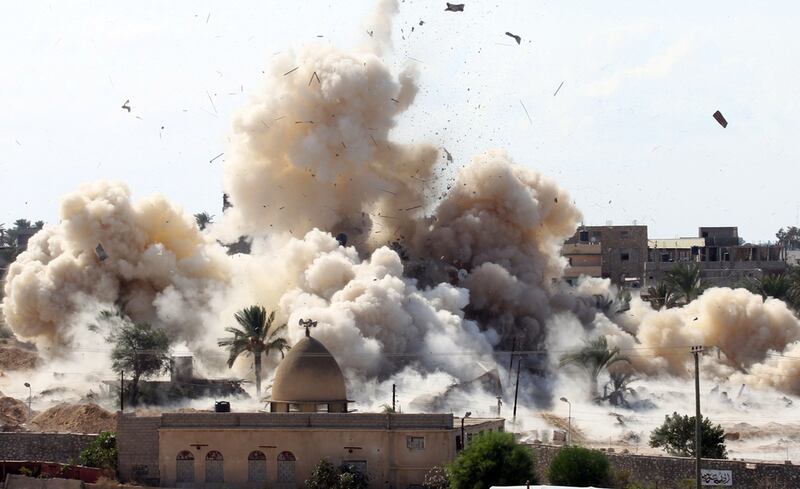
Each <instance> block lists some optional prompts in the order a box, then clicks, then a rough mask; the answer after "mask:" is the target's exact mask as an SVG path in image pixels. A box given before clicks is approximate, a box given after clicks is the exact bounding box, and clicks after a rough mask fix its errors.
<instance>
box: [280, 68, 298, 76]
mask: <svg viewBox="0 0 800 489" xmlns="http://www.w3.org/2000/svg"><path fill="white" fill-rule="evenodd" d="M299 68H300V67H299V66H295V67H294V68H292V69H291V70H289V71H287V72H286V73H284V74H283V76H286V75H288V74H289V73H294V72H295V71H297V70H298V69H299Z"/></svg>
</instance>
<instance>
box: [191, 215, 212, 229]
mask: <svg viewBox="0 0 800 489" xmlns="http://www.w3.org/2000/svg"><path fill="white" fill-rule="evenodd" d="M194 220H195V221H196V222H197V227H199V228H200V231H202V230H204V229H205V228H206V226H208V225H209V224H213V223H214V216H213V215H212V214H209V213H208V212H199V213H197V214H195V215H194Z"/></svg>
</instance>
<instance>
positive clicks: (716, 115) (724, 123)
mask: <svg viewBox="0 0 800 489" xmlns="http://www.w3.org/2000/svg"><path fill="white" fill-rule="evenodd" d="M714 119H716V120H717V122H719V125H720V126H722V127H728V121H726V120H725V117H723V116H722V113H721V112H720V111H716V112H714Z"/></svg>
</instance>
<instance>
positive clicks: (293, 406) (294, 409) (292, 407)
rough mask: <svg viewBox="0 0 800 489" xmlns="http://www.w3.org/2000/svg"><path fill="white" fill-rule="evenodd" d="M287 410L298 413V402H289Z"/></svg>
mask: <svg viewBox="0 0 800 489" xmlns="http://www.w3.org/2000/svg"><path fill="white" fill-rule="evenodd" d="M289 412H290V413H299V412H300V404H297V403H294V402H290V403H289Z"/></svg>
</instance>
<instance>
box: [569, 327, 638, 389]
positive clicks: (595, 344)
mask: <svg viewBox="0 0 800 489" xmlns="http://www.w3.org/2000/svg"><path fill="white" fill-rule="evenodd" d="M617 362H628V363H630V362H631V361H630V359H629V358H628V357H624V356H621V355H620V354H619V347H616V346H615V347H614V348H611V349H609V348H608V340H607V339H606V337H605V336H599V337H598V338H597V339H595V340H592V341H589V342H587V343H586V345H585V346H584V347H583V348H580V349H578V350H575V351H573V352H570V353H566V354H564V355H563V356H562V357H561V361H560V363H559V365H560V366H561V367H564V366H566V365H570V364H575V365H578V366H580V367H581V368H583V369H584V370H586V371H587V372H588V373H589V381H590V383H591V390H592V396H593V397H594V398H597V397H598V392H597V377H598V376H599V375H600V372H602V371H603V370H604V369H607V368H608V367H610V366H611V365H613V364H615V363H617Z"/></svg>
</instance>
